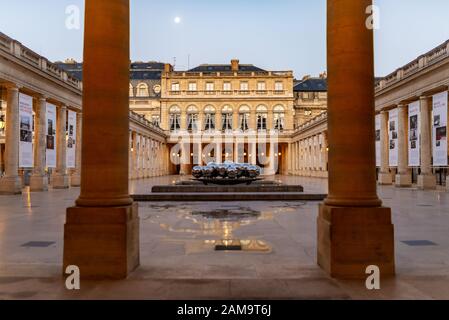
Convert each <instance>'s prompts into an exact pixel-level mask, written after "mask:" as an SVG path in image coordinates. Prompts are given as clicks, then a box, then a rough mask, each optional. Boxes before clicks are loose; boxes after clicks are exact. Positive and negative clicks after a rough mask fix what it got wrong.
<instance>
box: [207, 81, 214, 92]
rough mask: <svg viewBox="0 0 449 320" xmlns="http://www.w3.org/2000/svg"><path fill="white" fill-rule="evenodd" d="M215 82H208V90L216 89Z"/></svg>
mask: <svg viewBox="0 0 449 320" xmlns="http://www.w3.org/2000/svg"><path fill="white" fill-rule="evenodd" d="M214 90H215V88H214V83H213V82H206V91H214Z"/></svg>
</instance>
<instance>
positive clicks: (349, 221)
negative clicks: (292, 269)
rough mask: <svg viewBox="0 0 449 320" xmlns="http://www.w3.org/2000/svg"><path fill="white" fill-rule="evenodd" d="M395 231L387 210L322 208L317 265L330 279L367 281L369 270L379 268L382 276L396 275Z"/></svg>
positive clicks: (319, 219) (323, 206) (380, 208)
mask: <svg viewBox="0 0 449 320" xmlns="http://www.w3.org/2000/svg"><path fill="white" fill-rule="evenodd" d="M394 261H395V259H394V227H393V224H392V223H391V209H390V208H385V207H374V208H369V207H365V208H364V207H361V208H354V207H331V206H327V205H325V204H321V205H320V209H319V216H318V265H320V267H321V268H322V269H324V270H325V271H326V272H327V273H328V274H329V275H330V276H331V277H334V278H341V279H366V277H367V275H366V273H365V272H366V268H367V267H368V266H370V265H376V266H378V267H379V268H380V272H381V276H382V277H386V276H392V275H394V274H395V262H394Z"/></svg>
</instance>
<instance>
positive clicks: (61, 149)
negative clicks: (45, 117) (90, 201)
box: [52, 105, 69, 189]
mask: <svg viewBox="0 0 449 320" xmlns="http://www.w3.org/2000/svg"><path fill="white" fill-rule="evenodd" d="M57 117H58V119H57V123H56V141H57V142H56V171H55V172H54V173H53V177H52V186H53V188H54V189H67V188H68V187H69V176H68V175H67V140H66V134H67V131H66V122H67V107H66V106H65V105H61V106H60V107H59V108H58V111H57Z"/></svg>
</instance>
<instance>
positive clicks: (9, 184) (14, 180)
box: [0, 176, 22, 195]
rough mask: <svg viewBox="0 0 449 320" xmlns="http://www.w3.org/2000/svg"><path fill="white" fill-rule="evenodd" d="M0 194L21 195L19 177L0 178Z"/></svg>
mask: <svg viewBox="0 0 449 320" xmlns="http://www.w3.org/2000/svg"><path fill="white" fill-rule="evenodd" d="M0 194H1V195H15V194H22V179H21V178H20V177H19V176H15V177H2V178H1V179H0Z"/></svg>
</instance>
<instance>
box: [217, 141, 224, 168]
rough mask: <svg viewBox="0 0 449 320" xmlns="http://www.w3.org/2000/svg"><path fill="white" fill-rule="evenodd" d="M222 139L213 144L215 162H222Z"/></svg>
mask: <svg viewBox="0 0 449 320" xmlns="http://www.w3.org/2000/svg"><path fill="white" fill-rule="evenodd" d="M222 147H223V145H222V141H219V142H217V143H216V144H215V162H216V163H223V158H222V156H223V149H222Z"/></svg>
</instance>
